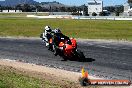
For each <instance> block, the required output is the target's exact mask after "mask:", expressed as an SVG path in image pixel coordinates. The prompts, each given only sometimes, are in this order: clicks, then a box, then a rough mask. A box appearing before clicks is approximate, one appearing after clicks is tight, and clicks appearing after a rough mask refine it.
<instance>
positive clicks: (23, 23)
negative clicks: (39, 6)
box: [0, 18, 132, 40]
mask: <svg viewBox="0 0 132 88" xmlns="http://www.w3.org/2000/svg"><path fill="white" fill-rule="evenodd" d="M45 25H50V26H51V27H52V28H57V27H59V28H60V29H62V32H63V33H64V34H66V35H67V36H70V37H75V38H85V39H116V40H132V21H108V20H67V19H35V18H0V36H26V37H39V35H40V33H41V32H42V31H43V27H44V26H45Z"/></svg>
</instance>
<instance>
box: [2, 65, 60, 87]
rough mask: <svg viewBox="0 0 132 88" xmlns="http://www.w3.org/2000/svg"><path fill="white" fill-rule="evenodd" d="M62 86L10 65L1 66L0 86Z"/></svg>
mask: <svg viewBox="0 0 132 88" xmlns="http://www.w3.org/2000/svg"><path fill="white" fill-rule="evenodd" d="M52 86H53V87H55V88H61V87H60V86H59V85H57V84H53V83H51V82H50V81H46V80H42V79H38V78H34V77H30V76H28V75H23V74H22V73H19V72H17V71H16V70H15V69H13V68H10V67H3V66H0V88H50V87H52Z"/></svg>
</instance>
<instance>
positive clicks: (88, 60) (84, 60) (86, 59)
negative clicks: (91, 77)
mask: <svg viewBox="0 0 132 88" xmlns="http://www.w3.org/2000/svg"><path fill="white" fill-rule="evenodd" d="M67 60H69V61H78V62H93V61H95V59H93V58H84V59H83V60H82V61H79V60H77V59H75V58H74V59H67ZM67 60H64V59H63V60H61V61H67Z"/></svg>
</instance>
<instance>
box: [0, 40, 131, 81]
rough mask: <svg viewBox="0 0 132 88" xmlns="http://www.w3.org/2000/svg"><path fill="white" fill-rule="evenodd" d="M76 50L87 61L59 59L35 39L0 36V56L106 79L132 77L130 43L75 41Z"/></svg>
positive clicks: (0, 57)
mask: <svg viewBox="0 0 132 88" xmlns="http://www.w3.org/2000/svg"><path fill="white" fill-rule="evenodd" d="M78 49H80V50H81V51H83V52H84V55H85V57H86V59H87V60H88V61H86V62H78V61H69V60H68V61H62V58H61V57H59V56H54V55H53V53H52V52H51V51H48V49H47V48H46V47H45V46H44V45H42V42H41V40H39V39H10V38H0V59H12V60H20V61H25V62H28V63H35V64H38V65H44V66H48V67H54V68H59V69H65V70H69V71H76V72H80V69H81V67H82V66H83V67H85V69H87V70H88V71H89V74H91V75H93V76H98V77H104V78H108V79H130V80H132V43H118V42H95V41H82V40H80V41H78Z"/></svg>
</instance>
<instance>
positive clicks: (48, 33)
mask: <svg viewBox="0 0 132 88" xmlns="http://www.w3.org/2000/svg"><path fill="white" fill-rule="evenodd" d="M51 32H52V30H51V28H50V26H45V28H44V32H43V41H46V46H48V45H49V43H48V40H49V39H50V36H51Z"/></svg>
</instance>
